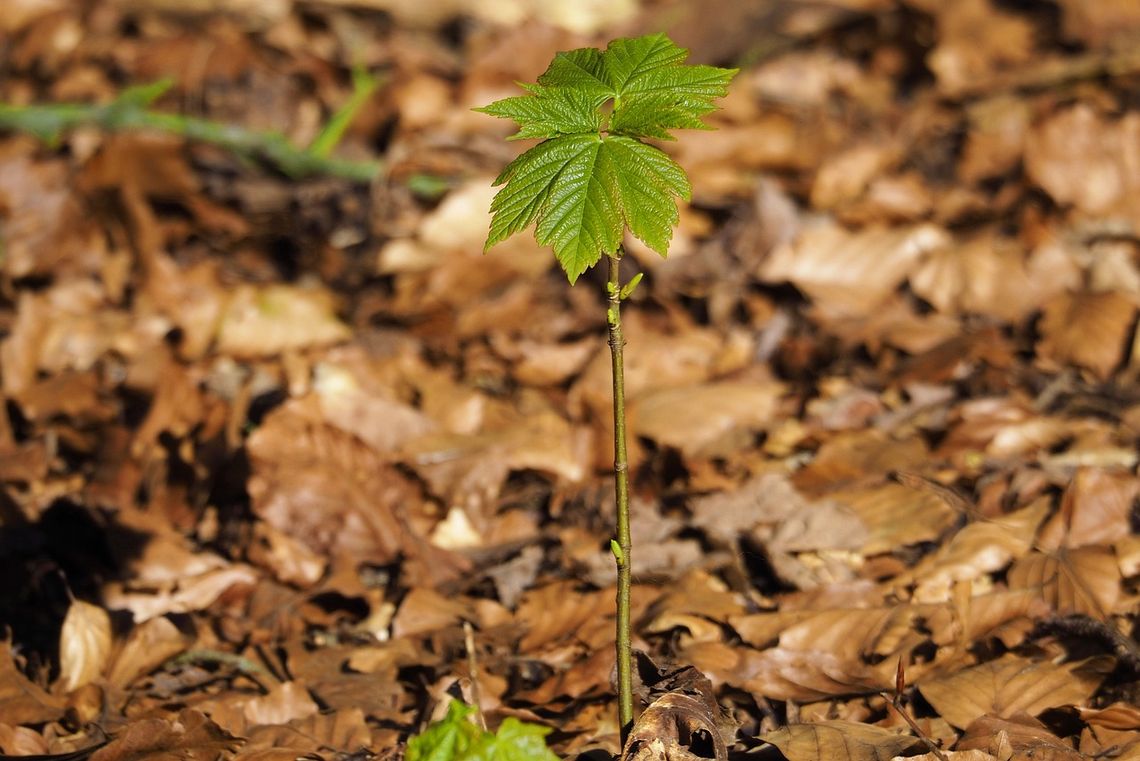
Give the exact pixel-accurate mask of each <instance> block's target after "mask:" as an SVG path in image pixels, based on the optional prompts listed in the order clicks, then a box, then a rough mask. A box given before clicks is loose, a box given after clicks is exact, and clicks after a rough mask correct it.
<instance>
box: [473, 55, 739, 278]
mask: <svg viewBox="0 0 1140 761" xmlns="http://www.w3.org/2000/svg"><path fill="white" fill-rule="evenodd" d="M687 57H688V51H687V50H685V49H684V48H681V47H678V46H677V45H676V44H675V43H674V42H673V41H672V40H670V39H669V38H668V37H667V36H665V35H664V34H653V35H647V36H645V37H637V38H623V39H618V40H614V41H613V42H611V43H610V44H609V47H607V48H606V49H605V51H599V50H596V49H594V48H580V49H578V50H571V51H567V52H564V53H559V54H557V55H556V56H555V57H554V59H553V60H552V61H551V63H550V66H549V67H548V68H547V69H546V71H545V72H544V73H543V74H542V76H540V77H539V78H538V83H537V84H534V85H523V89H525V90H526V91H527V93H528V94H526V95H521V96H517V97H513V98H506V99H504V100H500V101H497V102H495V103H492V104H490V105H488V106H485V107H483V108H480V109H476V110H478V111H482V112H483V113H487V114H491V115H492V116H498V117H503V118H508V119H513V120H514V121H515V122H517V123H518V125H519V131H518V132H517V133H516V134H515V135H513V136H512V138H513V139H520V138H541V139H544V142H542V143H539V144H538V145H537V146H535V147H534V148H531V149H530V150H529V151H527V152H525V153H523V154H522V155H521V156H519V157H518V158H517V159H515V160H514V161H512V162H511V163H510V164H509V165H508V166H507V168H506V169H504V170H503V173H502V174H501V175H499V177H498V179H497V180H496V181H495V184H496V185H502V186H503V188H502V189H501V190H500V191H499V192H498V194H497V195H496V196H495V200H494V201H493V202H492V204H491V211H492V214H493V216H492V220H491V230H490V234H489V235H488V236H487V244H486V248H490V247H491V246H492V245H494V244H495V243H498V242H499V241H501V240H503V239H505V238H507V237H509V236H511V235H513V234H514V233H516V232H519V231H520V230H523V229H525V228H526V227H528V226H530V225H531V224H535V225H536V227H535V238H536V239H537V240H538V242H539V243H541V244H542V245H549V246H552V247H553V248H554V253H555V256H557V258H558V261H559V262H560V263H561V264H562V267H563V269H565V270H566V276H567V277H568V278H569V280H570V282H571V283H573V282H575V281H576V280H577V279H578V277H579V276H580V275H581V274H582V273H583V272H585V271H586V270H587V269H589V268H590V267H592V266H593V265H594V264H596V263H597V262H598V260H599V259H600V258H601V256H602V255H603V254H606V255H614V254H616V252H617V249H618V246H619V245H620V244H621V238H622V234H623V233H624V231H625V230H626V229H627V228H628V229H629V230H630V231H631V232H632V233H633V234H634V235H635V236H637V237H638V238H640V239H641V240H642V241H644V242H645V243H646V245H648V246H649V247H650V248H652V249H653V250H655V251H657V252H658V253H660V254H661V255H662V256H665V255H666V254H667V253H668V248H669V241H670V239H671V238H672V236H673V226H674V225H676V224H677V220H678V214H677V205H676V199H678V198H683V199H688V198H689V196H690V193H691V190H690V187H689V182H688V180H687V179H686V177H685V173H684V172H683V171H682V170H681V168H680V167H679V166H677V164H676V163H674V162H673V160H672V159H670V158H669V157H668V156H667V155H666V154H664V153H663V152H661V151H660V150H658V149H657V148H654V147H652V146H650V145H647V144H645V143H643V142H641V141H640V138H657V139H663V140H668V139H672V137H671V135H670V134H669V130H672V129H704V128H706V126H705V124H704V122H703V121H702V117H704V116H706V115H707V114H708V113H709V112H711V111H713V110H714V108H715V106H714V105H713V101H714V100H715V99H716V98H719V97H723V96H724V95H725V94H726V93H727V92H728V83H729V81H730V80H731V79H732V77H733V76H734V75H735V74H736V69H721V68H717V67H714V66H685V65H683V64H684V60H685V58H687ZM607 103H612V108H611V109H609V113H608V114H607V113H606V111H607V109H606V105H607Z"/></svg>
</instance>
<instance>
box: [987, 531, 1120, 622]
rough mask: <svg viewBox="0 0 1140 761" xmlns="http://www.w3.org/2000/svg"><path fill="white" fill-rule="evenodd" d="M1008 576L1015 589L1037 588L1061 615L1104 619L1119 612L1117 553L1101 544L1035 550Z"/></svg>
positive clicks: (1017, 563)
mask: <svg viewBox="0 0 1140 761" xmlns="http://www.w3.org/2000/svg"><path fill="white" fill-rule="evenodd" d="M1008 578H1009V586H1010V588H1011V589H1030V590H1034V591H1035V592H1036V593H1037V594H1039V595H1041V598H1042V599H1043V600H1044V601H1045V602H1046V603H1048V604H1049V606H1050V607H1051V608H1052V609H1053V611H1054V612H1055V613H1057V614H1058V615H1066V614H1069V613H1079V614H1084V615H1088V616H1092V617H1093V618H1096V619H1098V620H1101V621H1103V620H1105V619H1106V618H1107V617H1108V616H1109V615H1110V614H1111V613H1113V612H1114V611H1115V609H1116V604H1117V602H1118V601H1119V600H1120V598H1121V595H1122V592H1123V591H1122V590H1121V587H1120V567H1119V565H1118V564H1117V562H1116V555H1115V553H1113V551H1112V548H1110V547H1104V546H1100V545H1088V546H1085V547H1078V548H1076V549H1072V550H1071V549H1067V548H1064V547H1062V548H1061V549H1059V550H1057V551H1056V552H1053V553H1043V552H1033V553H1031V554H1029V555H1026V556H1025V557H1023V558H1021V559H1020V560H1018V561H1017V562H1016V563H1014V564H1013V567H1012V568H1010V569H1009V577H1008Z"/></svg>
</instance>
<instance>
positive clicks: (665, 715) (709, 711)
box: [621, 692, 728, 761]
mask: <svg viewBox="0 0 1140 761" xmlns="http://www.w3.org/2000/svg"><path fill="white" fill-rule="evenodd" d="M708 700H709V701H712V706H710V705H709V704H708V702H706V701H704V700H701V699H699V698H698V697H694V696H693V695H687V694H684V693H681V692H667V693H665V694H664V695H662V696H661V697H659V698H657V699H656V700H654V701H653V702H652V703H650V704H649V706H648V707H646V709H645V710H644V711H643V712H642V713H641V715H640V716H639V717H637V721H636V722H634V725H633V728H632V729H631V730H630V733H629V739H628V740H626V743H625V748H623V749H622V752H621V761H680V760H681V759H686V758H691V757H693V756H695V755H696V754H694V753H693V752H692V750H690V747H689V746H691V745H693V743H694V742H696V741H698V740H697V738H698V737H699V735H700V734H704V735H707V736H708V737H709V739H711V740H712V746H713V748H712V750H713V758H714V759H716V761H727V759H728V748H727V747H726V745H725V739H726V738H724V737H722V736H721V731H720V727H719V726H718V724H717V717H716V715H715V714H714V713H713V711H715V710H716V702H715V701H714V700H712V697H711V696H709V698H708Z"/></svg>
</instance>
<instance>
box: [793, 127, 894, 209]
mask: <svg viewBox="0 0 1140 761" xmlns="http://www.w3.org/2000/svg"><path fill="white" fill-rule="evenodd" d="M897 158H898V149H897V148H895V147H893V146H888V145H884V144H882V143H879V142H876V143H860V144H859V145H856V146H854V147H853V148H849V149H848V150H846V151H843V152H842V153H838V154H835V155H833V156H831V157H829V158H828V159H827V161H826V162H824V164H823V165H822V166H821V167H820V168H819V171H818V172H817V173H816V175H815V182H814V183H812V187H811V204H812V206H814V207H815V208H817V209H833V208H835V207H836V206H838V205H840V204H842V203H845V202H848V201H853V200H855V199H856V198H858V197H859V196H860V195H862V194H863V191H864V190H866V188H867V185H869V184H870V182H871V181H872V180H873V179H875V177H877V176H879V175H880V174H882V173H883V172H884V171H885V170H887V169H889V168H890V166H891V164H893V163H894V162H895V161H896V160H897Z"/></svg>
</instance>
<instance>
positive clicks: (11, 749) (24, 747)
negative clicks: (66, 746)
mask: <svg viewBox="0 0 1140 761" xmlns="http://www.w3.org/2000/svg"><path fill="white" fill-rule="evenodd" d="M49 751H50V748H49V747H48V744H47V740H45V739H44V736H43V735H41V734H40V733H39V732H37V731H35V730H34V729H29V728H28V727H14V726H12V725H11V724H0V753H4V754H5V755H7V756H46V755H48V753H49ZM61 761H62V760H61Z"/></svg>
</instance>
